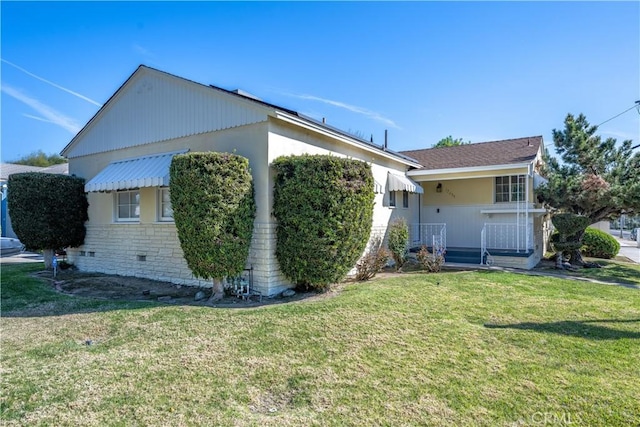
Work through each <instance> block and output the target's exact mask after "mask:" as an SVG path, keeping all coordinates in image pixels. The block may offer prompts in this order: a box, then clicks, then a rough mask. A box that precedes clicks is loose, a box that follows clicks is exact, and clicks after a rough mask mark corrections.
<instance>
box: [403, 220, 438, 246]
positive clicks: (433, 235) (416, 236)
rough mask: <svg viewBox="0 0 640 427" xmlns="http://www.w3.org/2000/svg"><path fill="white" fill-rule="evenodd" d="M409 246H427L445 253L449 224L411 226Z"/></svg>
mask: <svg viewBox="0 0 640 427" xmlns="http://www.w3.org/2000/svg"><path fill="white" fill-rule="evenodd" d="M409 245H410V246H422V245H425V246H431V247H432V248H433V249H437V250H442V251H445V250H446V249H447V224H445V223H423V224H411V225H409ZM436 246H437V247H436Z"/></svg>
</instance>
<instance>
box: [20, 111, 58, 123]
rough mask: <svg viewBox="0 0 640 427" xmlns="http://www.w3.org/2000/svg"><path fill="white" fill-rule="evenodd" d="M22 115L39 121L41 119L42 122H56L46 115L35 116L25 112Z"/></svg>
mask: <svg viewBox="0 0 640 427" xmlns="http://www.w3.org/2000/svg"><path fill="white" fill-rule="evenodd" d="M22 115H23V116H24V117H27V118H29V119H33V120H38V121H40V122H45V123H54V122H52V121H51V120H47V119H45V118H44V117H38V116H33V115H31V114H25V113H23V114H22Z"/></svg>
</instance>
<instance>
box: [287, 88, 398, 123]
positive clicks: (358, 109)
mask: <svg viewBox="0 0 640 427" xmlns="http://www.w3.org/2000/svg"><path fill="white" fill-rule="evenodd" d="M285 95H288V96H292V97H294V98H298V99H306V100H309V101H318V102H322V103H325V104H328V105H332V106H334V107H338V108H344V109H345V110H348V111H351V112H353V113H357V114H362V115H364V116H366V117H369V118H370V119H373V120H376V121H378V122H381V123H384V124H385V125H387V126H390V127H392V128H395V129H400V126H398V125H397V124H396V123H395V122H394V121H393V120H391V119H389V118H387V117H384V116H383V115H382V114H380V113H377V112H375V111H371V110H368V109H366V108H362V107H358V106H357V105H351V104H347V103H345V102H341V101H334V100H332V99H326V98H321V97H319V96H313V95H306V94H302V95H298V94H292V93H287V94H285Z"/></svg>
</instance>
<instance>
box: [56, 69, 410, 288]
mask: <svg viewBox="0 0 640 427" xmlns="http://www.w3.org/2000/svg"><path fill="white" fill-rule="evenodd" d="M187 151H192V152H197V151H218V152H234V153H236V154H239V155H242V156H244V157H246V158H248V159H249V164H250V167H251V173H252V176H253V181H254V186H255V198H256V205H257V212H256V219H255V223H254V235H253V238H252V241H251V248H250V252H249V259H248V260H247V268H248V269H250V271H251V276H252V278H253V284H254V288H255V289H257V290H258V291H260V292H261V293H262V295H274V294H277V293H279V292H281V291H283V290H285V289H286V288H289V287H291V284H290V283H289V282H288V281H287V280H286V278H285V277H283V275H282V274H281V273H280V270H279V268H278V263H277V261H276V259H275V245H276V234H275V232H276V221H275V218H274V217H273V216H272V211H273V209H272V204H273V198H272V190H273V183H274V175H273V174H274V173H273V171H272V169H271V168H270V164H271V162H272V161H273V160H274V159H275V158H277V157H279V156H282V155H297V154H303V153H309V154H332V155H336V156H348V157H351V158H354V159H360V160H362V161H365V162H368V163H370V164H371V167H372V171H373V175H374V179H375V182H376V185H375V192H376V196H375V208H374V221H373V231H374V232H377V233H384V231H385V230H386V228H387V225H388V224H389V223H390V221H392V220H393V219H394V218H397V217H403V218H405V219H406V220H407V222H409V223H416V222H418V221H419V218H418V216H417V215H418V212H419V209H417V207H418V203H419V200H420V193H422V191H423V190H422V187H421V186H420V185H418V184H416V183H415V182H414V181H412V180H411V179H410V178H408V177H407V176H406V172H407V171H408V170H409V169H415V168H421V167H422V165H421V164H419V163H418V162H417V161H415V160H414V159H412V158H410V157H407V156H405V155H402V154H400V153H395V152H392V151H390V150H388V149H386V147H384V146H378V145H374V144H372V143H371V142H369V141H366V140H363V139H360V138H358V137H356V136H354V135H351V134H348V133H346V132H343V131H341V130H338V129H336V128H333V127H331V126H329V125H327V124H326V123H324V122H319V121H316V120H313V119H311V118H309V117H305V116H303V115H301V114H299V113H297V112H295V111H292V110H289V109H286V108H282V107H279V106H276V105H272V104H269V103H267V102H263V101H262V100H260V99H258V98H256V97H254V96H252V95H250V94H248V93H246V92H243V91H241V90H236V91H230V90H225V89H222V88H219V87H215V86H207V85H203V84H200V83H196V82H193V81H190V80H187V79H184V78H181V77H178V76H175V75H172V74H169V73H166V72H162V71H159V70H156V69H153V68H149V67H146V66H140V67H138V68H137V70H136V71H135V72H134V73H133V74H132V75H131V76H130V77H129V78H128V79H127V80H126V81H125V82H124V83H123V84H122V86H121V87H120V88H119V89H118V90H117V91H116V92H115V93H114V95H113V96H112V97H111V98H110V99H109V100H108V101H107V102H106V103H105V104H104V106H103V107H102V108H101V109H100V110H99V111H98V112H97V113H96V115H95V116H94V117H93V118H92V119H91V120H90V121H89V122H88V123H87V124H86V125H85V126H84V128H83V129H82V130H81V131H80V132H79V133H78V134H77V135H76V136H75V137H74V138H73V139H72V140H71V142H70V143H69V144H68V145H67V146H66V147H65V148H64V149H63V151H62V153H61V154H62V155H63V156H65V157H66V158H68V159H69V172H70V173H71V174H74V175H76V176H79V177H82V178H84V179H85V180H86V186H85V189H86V191H87V192H88V201H89V212H88V214H89V221H88V222H87V223H86V228H87V235H86V238H85V242H84V245H83V246H81V247H79V248H70V249H69V250H68V251H67V255H68V259H69V261H70V262H72V263H73V264H75V265H76V266H77V267H78V268H79V269H80V270H85V271H95V272H103V273H112V274H119V275H131V276H138V277H145V278H151V279H157V280H166V281H171V282H174V283H180V284H187V285H197V286H211V283H210V281H207V280H201V279H198V278H196V277H194V276H193V275H192V273H191V271H190V270H189V268H188V267H187V264H186V261H185V260H184V258H183V253H182V250H181V247H180V243H179V240H178V237H177V233H176V227H175V224H174V223H173V218H172V210H171V205H170V198H169V165H170V164H171V159H172V157H173V156H174V155H176V154H177V153H184V152H187Z"/></svg>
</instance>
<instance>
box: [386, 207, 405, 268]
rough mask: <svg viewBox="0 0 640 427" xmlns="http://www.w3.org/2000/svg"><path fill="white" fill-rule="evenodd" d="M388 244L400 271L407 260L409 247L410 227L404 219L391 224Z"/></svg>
mask: <svg viewBox="0 0 640 427" xmlns="http://www.w3.org/2000/svg"><path fill="white" fill-rule="evenodd" d="M387 244H388V246H389V251H391V256H392V257H393V260H394V261H395V263H396V270H400V268H402V266H403V265H404V263H405V262H406V260H407V247H408V246H409V227H408V226H407V221H406V220H405V219H404V218H398V219H396V220H394V221H393V222H392V223H391V226H390V227H389V241H388V243H387Z"/></svg>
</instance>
